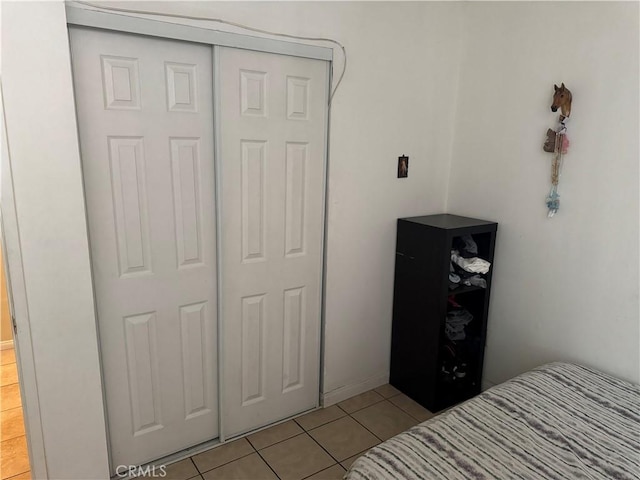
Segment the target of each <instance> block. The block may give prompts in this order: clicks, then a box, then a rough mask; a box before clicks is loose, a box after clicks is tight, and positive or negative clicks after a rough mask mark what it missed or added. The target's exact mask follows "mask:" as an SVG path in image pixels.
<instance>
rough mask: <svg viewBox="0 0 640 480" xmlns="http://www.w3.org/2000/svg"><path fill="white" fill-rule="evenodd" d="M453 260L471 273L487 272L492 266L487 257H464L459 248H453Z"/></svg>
mask: <svg viewBox="0 0 640 480" xmlns="http://www.w3.org/2000/svg"><path fill="white" fill-rule="evenodd" d="M451 261H452V262H455V264H456V265H458V266H459V267H460V268H462V269H463V270H466V271H467V272H471V273H487V272H488V271H489V268H490V267H491V263H490V262H487V261H486V260H485V259H483V258H479V257H471V258H463V257H461V256H460V255H459V253H458V251H457V250H451Z"/></svg>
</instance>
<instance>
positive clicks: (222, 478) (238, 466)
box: [203, 453, 278, 480]
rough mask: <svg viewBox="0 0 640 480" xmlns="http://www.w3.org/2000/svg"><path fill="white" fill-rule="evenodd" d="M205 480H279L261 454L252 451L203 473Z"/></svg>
mask: <svg viewBox="0 0 640 480" xmlns="http://www.w3.org/2000/svg"><path fill="white" fill-rule="evenodd" d="M203 478H204V480H278V477H276V476H275V474H274V473H273V472H272V471H271V469H270V468H269V465H267V464H266V463H265V462H264V460H262V458H260V455H258V454H257V453H252V454H251V455H247V456H246V457H242V458H241V459H239V460H234V461H233V462H231V463H227V464H226V465H223V466H222V467H218V468H216V469H214V470H209V471H208V472H207V473H205V474H203Z"/></svg>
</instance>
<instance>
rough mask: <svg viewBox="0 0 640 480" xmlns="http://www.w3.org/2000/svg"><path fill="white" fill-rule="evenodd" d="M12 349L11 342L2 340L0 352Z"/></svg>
mask: <svg viewBox="0 0 640 480" xmlns="http://www.w3.org/2000/svg"><path fill="white" fill-rule="evenodd" d="M10 348H13V340H4V341H2V342H0V350H9V349H10Z"/></svg>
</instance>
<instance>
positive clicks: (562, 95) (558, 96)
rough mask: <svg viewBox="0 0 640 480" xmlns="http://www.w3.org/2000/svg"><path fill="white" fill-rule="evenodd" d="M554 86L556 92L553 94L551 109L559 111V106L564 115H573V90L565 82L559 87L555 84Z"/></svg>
mask: <svg viewBox="0 0 640 480" xmlns="http://www.w3.org/2000/svg"><path fill="white" fill-rule="evenodd" d="M553 88H555V94H554V95H553V103H552V104H551V111H552V112H557V111H558V108H559V109H560V111H561V112H562V115H563V116H564V117H567V118H569V115H571V91H569V89H568V88H567V87H565V86H564V83H563V84H562V85H561V86H559V87H558V86H557V85H555V84H554V85H553Z"/></svg>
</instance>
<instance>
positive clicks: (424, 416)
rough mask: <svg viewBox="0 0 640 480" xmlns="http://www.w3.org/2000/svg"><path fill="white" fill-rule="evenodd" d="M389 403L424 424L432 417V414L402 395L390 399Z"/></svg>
mask: <svg viewBox="0 0 640 480" xmlns="http://www.w3.org/2000/svg"><path fill="white" fill-rule="evenodd" d="M389 401H390V402H391V403H393V404H394V405H395V406H396V407H399V408H400V409H401V410H403V411H405V412H406V413H408V414H409V415H411V416H412V417H413V418H415V419H416V420H418V421H419V422H424V421H425V420H429V419H430V418H431V417H433V413H431V412H430V411H429V410H427V409H426V408H424V407H423V406H422V405H420V404H419V403H418V402H416V401H415V400H412V399H411V398H409V397H407V396H406V395H405V394H403V393H401V394H400V395H396V396H395V397H392V398H390V399H389Z"/></svg>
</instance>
